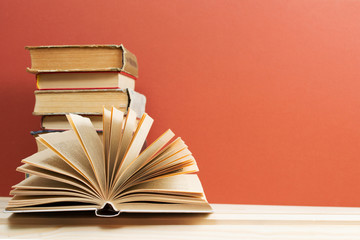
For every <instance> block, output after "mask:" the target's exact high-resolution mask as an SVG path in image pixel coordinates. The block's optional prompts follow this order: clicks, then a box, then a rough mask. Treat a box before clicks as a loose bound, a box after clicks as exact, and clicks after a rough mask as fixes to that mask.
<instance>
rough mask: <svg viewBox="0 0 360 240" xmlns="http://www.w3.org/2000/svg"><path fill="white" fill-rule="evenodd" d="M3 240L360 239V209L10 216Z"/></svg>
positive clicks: (3, 216)
mask: <svg viewBox="0 0 360 240" xmlns="http://www.w3.org/2000/svg"><path fill="white" fill-rule="evenodd" d="M8 200H9V198H6V197H2V198H1V197H0V211H1V213H0V239H3V238H12V239H14V238H15V239H81V238H83V239H101V238H102V239H112V238H116V239H150V240H151V239H175V240H177V239H226V240H228V239H249V240H251V239H277V240H278V239H297V240H298V239H317V240H318V239H342V240H347V239H351V240H353V239H360V208H340V207H295V206H263V205H232V204H212V207H213V209H214V213H213V214H126V213H122V214H120V216H118V217H115V218H99V217H95V216H94V213H93V212H77V213H37V214H32V213H31V214H30V213H26V214H9V213H4V212H3V210H4V208H5V206H6V203H7V201H8Z"/></svg>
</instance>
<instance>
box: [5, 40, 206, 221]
mask: <svg viewBox="0 0 360 240" xmlns="http://www.w3.org/2000/svg"><path fill="white" fill-rule="evenodd" d="M28 49H29V50H30V55H31V60H32V67H31V68H30V69H29V71H30V72H32V73H35V74H36V77H37V84H38V88H39V90H37V91H35V97H36V104H35V109H34V114H36V115H41V116H42V123H41V124H42V130H43V131H61V130H67V129H71V130H69V131H63V132H51V133H42V134H40V135H39V136H38V137H37V138H36V139H37V141H38V142H39V143H41V144H42V145H43V147H44V149H43V150H41V151H38V152H36V153H35V154H33V155H31V156H29V157H27V158H25V159H22V161H21V162H22V165H21V166H19V167H18V168H17V171H19V172H22V173H25V174H30V175H29V176H28V177H27V178H25V179H24V180H23V181H21V182H20V183H19V184H16V185H14V186H13V190H12V191H11V192H10V194H11V195H13V196H14V197H13V198H12V199H11V200H10V201H9V203H8V206H7V208H6V211H10V212H17V213H23V212H49V211H54V212H57V211H89V210H91V211H95V214H96V215H97V216H103V217H112V216H117V215H119V214H120V212H136V213H138V212H147V213H154V212H162V213H210V212H212V209H211V206H210V205H209V204H208V202H207V200H206V197H205V194H204V190H203V188H202V186H201V182H200V180H199V178H198V176H197V175H196V174H194V173H196V172H198V171H199V169H198V166H197V164H196V161H195V158H194V157H193V155H192V153H191V152H190V150H189V149H188V146H187V145H186V144H185V142H184V141H183V140H181V138H180V137H177V138H176V139H174V136H175V134H174V133H173V132H172V131H171V130H170V129H169V130H167V131H165V132H164V133H163V134H162V135H160V136H159V137H158V138H157V139H156V140H154V141H153V143H151V144H150V145H149V146H148V147H147V148H146V149H144V145H146V138H147V136H148V133H149V131H150V129H151V126H152V124H153V122H154V120H153V119H152V118H151V117H150V116H149V115H148V114H146V113H144V110H145V97H144V96H143V95H141V94H139V93H136V92H135V91H134V86H135V81H134V79H135V78H136V77H137V76H138V64H137V60H136V57H135V56H134V55H133V54H132V53H130V52H129V51H127V50H126V49H125V48H124V47H123V46H122V45H119V46H118V45H90V46H50V47H28ZM65 114H66V115H65ZM125 115H126V116H125ZM88 116H90V119H91V120H90V119H89V118H88ZM137 117H138V120H137ZM67 121H68V122H67ZM91 121H92V122H91ZM101 131H102V132H103V135H102V137H101V138H99V136H98V133H99V132H101ZM142 149H144V150H142Z"/></svg>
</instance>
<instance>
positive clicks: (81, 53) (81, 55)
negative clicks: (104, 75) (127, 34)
mask: <svg viewBox="0 0 360 240" xmlns="http://www.w3.org/2000/svg"><path fill="white" fill-rule="evenodd" d="M26 49H27V50H29V51H30V57H31V68H28V71H29V72H31V73H43V72H103V71H115V72H125V73H127V74H130V75H131V76H134V77H135V78H137V77H138V63H137V59H136V56H135V55H134V54H132V53H131V52H129V51H128V50H127V49H126V48H124V46H123V45H58V46H29V47H26Z"/></svg>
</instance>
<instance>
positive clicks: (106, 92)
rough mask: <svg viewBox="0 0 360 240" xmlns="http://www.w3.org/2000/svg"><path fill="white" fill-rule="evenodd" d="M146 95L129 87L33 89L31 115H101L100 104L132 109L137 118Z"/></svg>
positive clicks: (144, 102) (142, 110) (140, 114)
mask: <svg viewBox="0 0 360 240" xmlns="http://www.w3.org/2000/svg"><path fill="white" fill-rule="evenodd" d="M145 104H146V98H145V96H144V95H142V94H140V93H137V92H135V91H133V90H131V89H77V90H36V91H35V107H34V112H33V114H34V115H63V114H66V113H76V114H86V115H101V114H102V111H103V110H102V109H103V107H106V108H111V107H112V106H114V107H117V108H119V109H120V110H122V111H127V109H128V108H132V109H133V110H135V111H136V112H137V115H138V117H139V118H140V117H141V116H142V114H143V113H144V112H145Z"/></svg>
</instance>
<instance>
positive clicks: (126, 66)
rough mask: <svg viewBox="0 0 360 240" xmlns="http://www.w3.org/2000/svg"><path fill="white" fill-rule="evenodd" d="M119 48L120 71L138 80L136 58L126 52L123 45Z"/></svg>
mask: <svg viewBox="0 0 360 240" xmlns="http://www.w3.org/2000/svg"><path fill="white" fill-rule="evenodd" d="M121 47H122V53H123V56H122V59H123V64H122V65H123V66H122V71H123V72H124V73H126V74H129V75H131V76H134V77H135V78H138V63H137V59H136V56H135V55H134V54H133V53H131V52H130V51H128V50H127V49H126V48H124V46H123V45H121Z"/></svg>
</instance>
